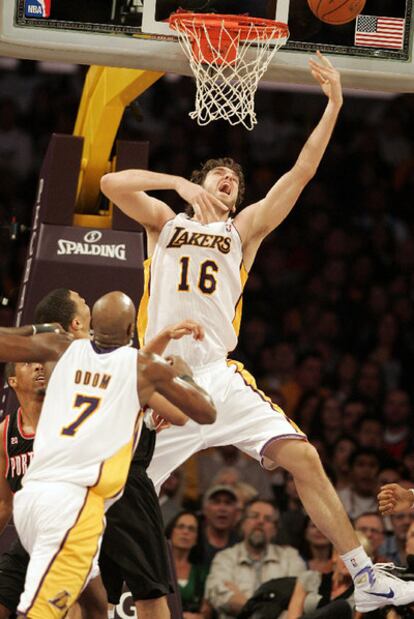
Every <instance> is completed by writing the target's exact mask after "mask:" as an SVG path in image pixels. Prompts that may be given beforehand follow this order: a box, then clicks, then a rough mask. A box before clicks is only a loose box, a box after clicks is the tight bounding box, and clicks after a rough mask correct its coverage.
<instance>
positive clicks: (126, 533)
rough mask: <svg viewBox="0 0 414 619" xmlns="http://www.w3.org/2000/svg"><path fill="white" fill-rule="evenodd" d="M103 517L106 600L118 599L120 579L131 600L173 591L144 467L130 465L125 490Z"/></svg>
mask: <svg viewBox="0 0 414 619" xmlns="http://www.w3.org/2000/svg"><path fill="white" fill-rule="evenodd" d="M106 519H107V525H106V529H105V533H104V536H103V540H102V548H101V554H100V556H99V567H100V570H101V576H102V580H103V583H104V586H105V589H106V591H107V594H108V601H109V602H110V603H111V604H117V603H118V602H119V599H120V596H121V592H122V585H123V582H125V583H126V585H127V586H128V589H129V590H130V592H131V594H132V597H133V598H134V600H146V599H154V598H159V597H162V596H164V595H168V594H169V593H170V592H172V591H173V587H172V585H171V584H170V576H169V571H168V557H167V548H166V542H165V537H164V528H163V521H162V515H161V511H160V507H159V503H158V497H157V495H156V492H155V489H154V485H153V483H152V481H151V480H150V479H149V477H148V475H147V472H146V470H145V469H144V467H142V466H137V465H134V464H132V465H131V469H130V472H129V475H128V480H127V483H126V486H125V490H124V494H123V495H122V497H121V498H120V499H119V501H117V502H116V503H115V505H113V506H112V507H111V508H110V509H109V510H108V512H107V514H106Z"/></svg>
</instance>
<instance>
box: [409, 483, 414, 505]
mask: <svg viewBox="0 0 414 619" xmlns="http://www.w3.org/2000/svg"><path fill="white" fill-rule="evenodd" d="M408 491H409V492H411V493H412V495H413V499H412V502H411V509H414V488H409V489H408Z"/></svg>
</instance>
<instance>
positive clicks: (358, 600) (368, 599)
mask: <svg viewBox="0 0 414 619" xmlns="http://www.w3.org/2000/svg"><path fill="white" fill-rule="evenodd" d="M398 570H399V568H396V566H395V565H394V564H393V563H377V564H376V565H374V566H373V567H365V568H364V569H362V570H361V571H360V572H358V574H357V575H356V576H355V579H354V584H355V593H354V597H355V606H356V609H357V610H358V611H359V612H361V613H367V612H369V611H371V610H377V608H382V607H383V606H390V605H392V606H404V605H405V604H411V603H412V602H414V581H404V580H401V578H398V576H395V572H397V573H398ZM401 571H403V572H404V571H406V570H404V569H402V570H401Z"/></svg>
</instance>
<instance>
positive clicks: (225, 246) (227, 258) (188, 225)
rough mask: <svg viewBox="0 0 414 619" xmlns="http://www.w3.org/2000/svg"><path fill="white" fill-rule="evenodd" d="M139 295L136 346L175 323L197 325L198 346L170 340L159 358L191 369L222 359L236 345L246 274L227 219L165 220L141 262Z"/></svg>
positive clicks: (187, 339) (235, 234) (182, 216)
mask: <svg viewBox="0 0 414 619" xmlns="http://www.w3.org/2000/svg"><path fill="white" fill-rule="evenodd" d="M144 266H145V271H144V272H145V282H144V294H143V296H142V299H141V303H140V307H139V312H138V333H139V337H140V342H141V345H142V344H143V343H144V342H148V341H150V340H151V339H152V338H153V337H154V336H155V335H156V334H157V333H159V332H160V331H161V330H162V329H164V328H165V327H167V326H170V325H172V324H175V323H177V322H180V321H181V320H186V319H190V320H195V321H197V322H199V323H201V324H202V326H203V327H204V329H205V332H206V336H205V339H204V340H203V341H202V342H195V341H194V340H193V339H192V338H190V337H184V338H182V339H181V340H178V341H172V342H171V343H170V344H169V345H168V347H167V349H166V351H165V354H174V355H180V356H181V357H183V359H185V361H186V362H187V363H188V364H189V365H190V366H192V367H194V368H196V367H198V366H202V365H205V364H206V363H211V362H214V361H217V360H218V359H223V358H225V357H227V354H228V353H229V352H230V351H232V350H233V349H234V348H235V347H236V344H237V337H238V332H239V327H240V319H241V310H242V293H243V287H244V284H245V282H246V280H247V271H246V269H245V268H244V265H243V255H242V245H241V239H240V236H239V234H238V232H237V230H236V228H235V227H234V225H233V223H232V220H231V219H228V220H227V221H225V222H214V223H210V224H201V223H199V222H197V221H194V220H193V219H189V218H188V216H187V215H185V214H183V213H181V214H179V215H177V216H176V217H174V218H173V219H171V220H169V221H168V222H167V223H166V224H165V226H164V227H163V229H162V231H161V233H160V236H159V238H158V242H157V245H156V247H155V251H154V254H153V256H152V258H149V259H148V260H146V261H145V263H144Z"/></svg>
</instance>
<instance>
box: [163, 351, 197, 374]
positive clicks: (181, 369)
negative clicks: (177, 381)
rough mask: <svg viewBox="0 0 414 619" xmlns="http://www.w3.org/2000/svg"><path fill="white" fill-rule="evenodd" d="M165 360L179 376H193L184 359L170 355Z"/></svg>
mask: <svg viewBox="0 0 414 619" xmlns="http://www.w3.org/2000/svg"><path fill="white" fill-rule="evenodd" d="M166 360H167V361H168V363H169V364H170V365H171V367H173V368H174V370H175V371H176V372H178V374H179V375H180V376H192V375H193V371H192V369H191V368H190V366H189V365H188V364H187V363H186V362H185V361H184V359H181V357H178V355H170V356H169V357H166Z"/></svg>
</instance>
